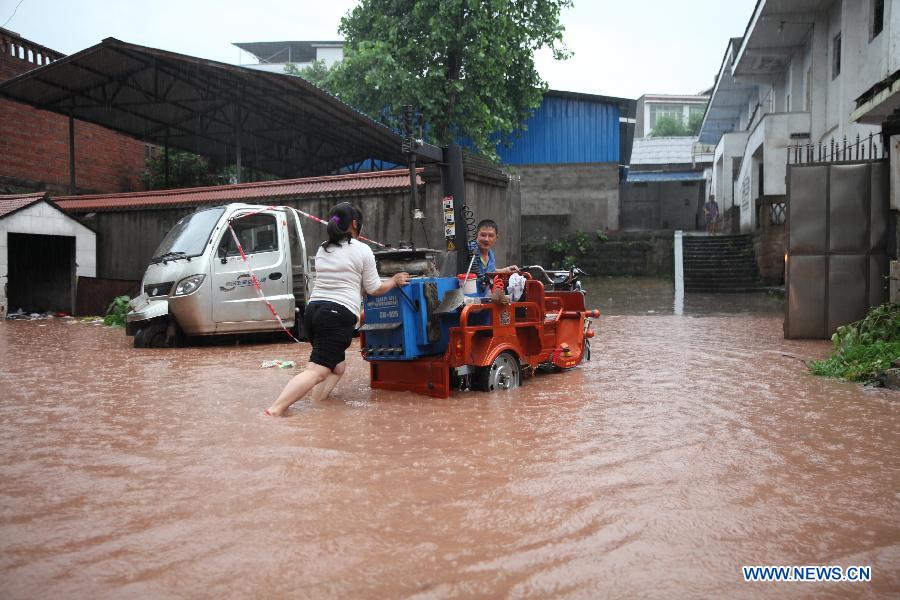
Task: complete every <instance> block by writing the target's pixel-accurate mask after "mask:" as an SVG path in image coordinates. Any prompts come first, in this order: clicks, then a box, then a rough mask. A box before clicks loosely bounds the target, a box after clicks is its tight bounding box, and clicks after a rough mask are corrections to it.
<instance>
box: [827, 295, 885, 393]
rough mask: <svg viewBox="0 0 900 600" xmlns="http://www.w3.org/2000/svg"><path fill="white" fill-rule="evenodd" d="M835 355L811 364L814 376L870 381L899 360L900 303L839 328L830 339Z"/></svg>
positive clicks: (875, 309)
mask: <svg viewBox="0 0 900 600" xmlns="http://www.w3.org/2000/svg"><path fill="white" fill-rule="evenodd" d="M831 343H832V344H833V345H834V352H833V353H832V355H831V356H830V357H829V358H826V359H825V360H814V361H810V363H809V369H810V371H812V373H813V374H814V375H820V376H824V377H839V378H841V379H846V380H848V381H863V382H867V381H871V380H873V379H874V378H875V377H876V376H877V375H878V374H879V373H881V372H883V371H884V370H886V369H888V368H889V367H890V366H891V363H892V362H893V361H895V360H897V359H898V358H900V304H882V305H881V306H879V307H877V308H874V309H872V310H871V311H870V312H869V314H868V315H866V318H865V319H863V320H861V321H857V322H855V323H850V324H849V325H844V326H843V327H838V330H837V331H836V332H835V334H834V335H833V336H831Z"/></svg>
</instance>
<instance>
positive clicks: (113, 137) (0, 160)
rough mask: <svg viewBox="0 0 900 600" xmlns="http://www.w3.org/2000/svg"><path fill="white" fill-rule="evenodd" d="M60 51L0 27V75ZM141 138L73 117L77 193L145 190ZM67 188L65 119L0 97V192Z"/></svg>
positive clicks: (35, 64) (19, 70)
mask: <svg viewBox="0 0 900 600" xmlns="http://www.w3.org/2000/svg"><path fill="white" fill-rule="evenodd" d="M62 56H63V55H62V54H60V53H58V52H55V51H53V50H50V49H49V48H45V47H43V46H40V45H38V44H34V43H32V42H29V41H28V40H25V39H23V38H20V37H18V36H16V35H15V34H12V33H11V32H7V31H5V30H0V80H6V79H9V78H11V77H15V76H16V75H19V74H21V73H24V72H26V71H29V70H31V69H34V68H37V67H39V66H41V65H43V64H46V63H47V62H50V61H52V60H57V59H58V58H61V57H62ZM144 146H145V145H144V143H143V142H139V141H137V140H133V139H131V138H128V137H125V136H122V135H119V134H117V133H114V132H113V131H111V130H109V129H105V128H103V127H99V126H97V125H92V124H90V123H85V122H82V121H76V122H75V180H76V185H77V187H78V192H79V193H85V192H101V193H102V192H128V191H136V190H142V189H144V187H143V185H142V184H141V181H140V175H141V172H142V171H143V170H144ZM44 189H46V190H50V191H52V192H61V193H67V192H68V190H69V120H68V118H67V117H65V116H62V115H57V114H55V113H50V112H46V111H41V110H36V109H34V108H31V107H30V106H26V105H24V104H19V103H18V102H12V101H10V100H5V99H0V193H6V192H20V191H29V190H44Z"/></svg>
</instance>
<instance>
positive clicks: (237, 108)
mask: <svg viewBox="0 0 900 600" xmlns="http://www.w3.org/2000/svg"><path fill="white" fill-rule="evenodd" d="M234 142H235V146H234V147H235V163H236V165H237V182H238V183H241V105H240V104H235V105H234Z"/></svg>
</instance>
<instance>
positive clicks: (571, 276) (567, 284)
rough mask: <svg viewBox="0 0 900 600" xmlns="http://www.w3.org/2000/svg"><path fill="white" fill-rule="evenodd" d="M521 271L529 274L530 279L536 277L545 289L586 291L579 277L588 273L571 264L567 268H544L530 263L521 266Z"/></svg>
mask: <svg viewBox="0 0 900 600" xmlns="http://www.w3.org/2000/svg"><path fill="white" fill-rule="evenodd" d="M520 271H522V272H523V273H528V274H529V275H531V278H532V279H536V280H538V281H540V282H541V283H543V284H544V287H545V288H547V289H552V290H554V291H561V292H581V293H582V294H584V293H585V292H586V291H585V289H584V286H582V284H581V278H582V277H586V276H587V275H588V274H587V273H585V272H584V271H582V270H581V269H579V268H578V267H576V266H572V268H570V269H569V270H549V271H548V270H546V269H544V267H542V266H540V265H531V266H530V267H522V268H521V269H520Z"/></svg>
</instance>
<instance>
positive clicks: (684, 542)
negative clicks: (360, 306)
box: [0, 280, 900, 598]
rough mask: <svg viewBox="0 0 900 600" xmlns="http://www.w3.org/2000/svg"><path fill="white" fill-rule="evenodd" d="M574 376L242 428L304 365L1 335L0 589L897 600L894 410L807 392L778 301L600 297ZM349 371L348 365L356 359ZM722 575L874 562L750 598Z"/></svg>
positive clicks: (750, 586)
mask: <svg viewBox="0 0 900 600" xmlns="http://www.w3.org/2000/svg"><path fill="white" fill-rule="evenodd" d="M587 287H588V289H589V290H590V294H589V302H588V304H589V308H594V307H599V308H600V309H601V311H603V313H604V315H603V316H601V318H600V319H599V321H598V325H597V329H598V333H597V336H596V337H595V338H594V340H593V342H592V349H593V360H592V361H591V362H590V363H587V364H585V365H583V366H581V367H579V368H577V369H575V370H573V371H570V372H567V373H558V374H546V375H539V376H537V377H535V378H532V379H529V380H526V381H525V383H524V386H523V387H522V388H519V389H517V390H513V391H509V392H501V393H494V394H490V395H489V394H485V393H478V392H466V393H457V394H455V395H454V396H453V397H452V398H450V399H449V400H434V399H431V398H426V397H423V396H416V395H414V394H408V393H397V392H386V391H373V390H371V389H369V387H368V367H367V365H366V364H365V363H364V362H363V360H362V359H361V358H360V357H359V354H358V353H352V354H348V357H349V358H350V360H349V369H348V374H347V375H346V376H345V377H344V378H343V380H342V381H341V383H340V384H339V386H338V387H337V389H336V390H335V393H334V394H333V396H332V399H331V400H329V401H327V402H324V403H321V404H318V405H313V404H311V403H310V401H308V400H304V401H301V402H299V403H297V404H296V405H294V407H292V409H291V410H290V411H289V417H288V418H285V419H272V418H268V417H262V416H260V412H261V410H262V409H263V408H265V407H267V406H268V405H269V404H270V403H271V401H272V399H273V398H274V397H275V396H276V395H277V393H278V392H279V391H280V390H281V388H282V387H283V385H284V384H285V383H286V382H287V380H288V379H290V378H291V377H292V376H293V375H294V374H296V372H297V370H296V369H260V368H259V366H260V363H261V362H262V361H264V360H269V359H275V358H282V359H293V360H296V361H298V363H305V361H306V358H307V357H308V356H309V346H308V345H306V344H303V345H302V346H299V347H298V346H297V345H290V344H287V343H258V344H249V345H218V346H202V347H193V348H186V349H174V350H135V349H133V348H132V347H131V338H127V337H126V336H125V335H124V332H123V331H122V330H121V329H111V328H107V327H103V326H93V325H89V324H82V323H74V324H67V323H66V322H65V321H62V320H59V319H56V320H48V321H5V322H0V363H2V370H0V398H2V401H0V447H2V451H0V495H2V502H0V578H2V581H3V586H4V591H3V596H4V597H6V598H30V597H81V598H87V597H91V598H93V597H118V598H122V597H124V598H129V597H189V596H190V597H196V596H202V597H217V596H226V597H243V596H261V597H313V598H322V597H326V598H330V597H335V598H347V597H380V598H397V597H414V598H445V597H507V596H508V597H532V598H545V597H572V598H605V597H608V598H623V597H630V598H634V597H671V598H683V597H691V598H711V597H731V598H760V597H784V596H787V597H798V598H799V597H818V598H822V597H835V598H837V597H885V596H894V597H896V596H897V595H898V594H900V467H898V466H897V457H898V450H900V410H898V408H900V393H898V392H890V391H885V390H877V389H864V388H863V387H861V386H859V385H856V384H850V383H842V382H838V381H833V380H826V379H819V378H815V377H813V376H811V375H809V374H808V372H807V369H806V367H805V365H804V364H803V360H808V359H811V358H823V357H824V356H826V355H827V354H828V352H829V350H830V343H828V342H823V341H785V340H784V339H783V335H782V329H781V327H782V312H781V305H780V301H779V300H778V299H776V298H772V297H770V296H766V295H763V294H759V295H755V296H730V295H722V296H714V297H706V298H700V297H690V296H689V297H688V298H686V299H685V303H684V308H683V311H680V312H682V314H680V315H679V314H674V313H675V311H674V309H673V304H672V291H671V283H670V282H665V281H654V280H644V281H641V280H592V281H589V282H587ZM353 348H355V349H358V344H356V343H355V344H354V347H353ZM742 565H839V566H843V567H847V566H851V565H871V566H872V581H871V582H870V583H744V581H743V578H742V575H741V566H742Z"/></svg>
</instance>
